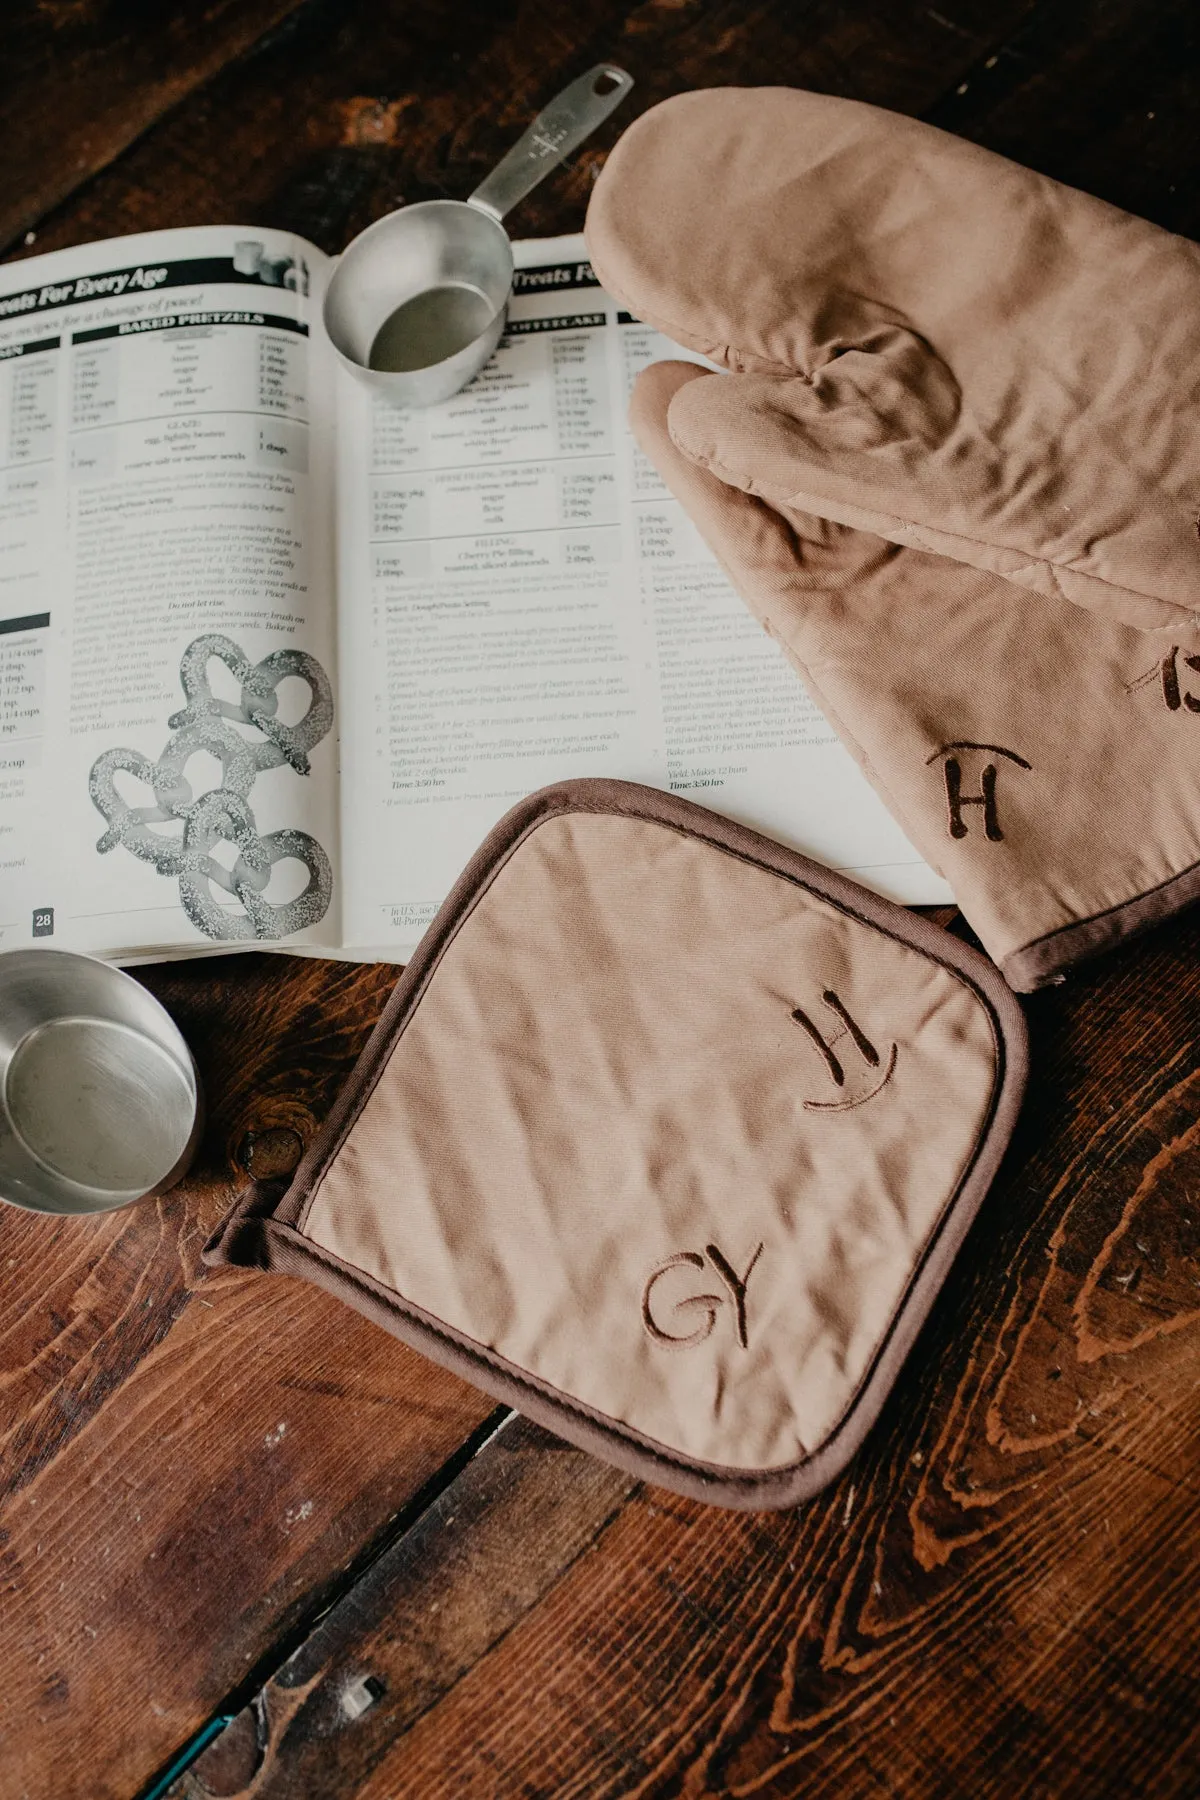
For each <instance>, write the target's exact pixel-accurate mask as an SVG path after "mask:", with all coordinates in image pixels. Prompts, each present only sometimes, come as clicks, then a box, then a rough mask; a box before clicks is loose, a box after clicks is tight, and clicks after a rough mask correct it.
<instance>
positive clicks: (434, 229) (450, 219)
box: [324, 63, 633, 406]
mask: <svg viewBox="0 0 1200 1800" xmlns="http://www.w3.org/2000/svg"><path fill="white" fill-rule="evenodd" d="M632 86H633V79H632V77H631V76H629V75H627V74H626V73H625V71H624V69H618V68H616V67H615V66H614V65H613V64H612V63H599V64H598V65H597V66H596V67H595V68H594V69H591V70H589V72H588V73H587V74H586V75H581V76H580V77H579V79H578V81H573V82H572V83H571V84H570V86H569V87H565V88H564V89H563V91H562V93H561V94H559V95H558V97H557V98H556V99H554V100H552V101H551V102H550V104H549V106H548V107H547V108H546V109H545V111H544V112H541V113H539V114H538V116H537V118H536V119H535V120H534V121H533V124H532V125H531V126H530V127H529V130H528V131H527V132H526V133H525V135H524V136H523V137H522V138H520V139H519V140H518V141H517V143H515V144H514V145H513V147H512V149H511V150H510V151H509V152H508V155H507V156H506V157H504V159H503V160H502V161H501V162H500V163H499V164H498V165H497V166H496V168H494V169H493V170H492V172H491V174H490V175H489V176H488V177H487V180H486V181H484V182H483V183H482V184H481V185H480V186H479V187H477V188H476V190H475V192H474V193H473V194H472V195H471V197H470V199H469V200H426V201H422V202H420V203H418V204H417V205H415V206H404V207H401V208H400V210H399V211H398V212H394V213H389V214H388V215H387V217H386V218H383V219H378V220H376V222H375V224H374V225H370V226H368V227H367V229H366V231H364V232H361V233H360V234H359V236H358V237H356V238H355V239H354V241H353V243H351V244H350V245H349V247H348V248H347V249H346V251H345V252H344V254H343V256H342V258H341V260H340V261H339V263H338V265H337V268H336V269H335V270H334V273H333V277H332V279H331V281H330V283H329V287H328V289H327V290H326V294H325V310H324V317H325V329H326V331H327V332H328V333H329V337H330V341H331V342H332V344H333V347H334V349H335V350H336V351H337V353H338V356H339V357H340V359H341V361H342V362H343V363H345V365H346V367H347V368H348V369H350V370H352V371H353V373H354V374H355V375H357V376H358V377H359V379H360V380H362V381H365V382H367V383H368V384H369V385H370V386H371V387H373V388H375V389H377V390H378V392H380V393H381V394H386V395H387V397H388V398H389V399H391V400H396V401H399V402H400V403H401V404H402V405H404V406H432V405H433V404H434V402H435V401H437V400H448V399H449V397H450V395H451V394H456V393H457V392H458V390H459V388H461V387H465V386H466V384H467V382H468V381H470V379H471V377H472V376H473V375H477V374H478V373H479V370H480V369H482V367H483V365H484V363H485V362H486V361H487V359H488V357H489V356H490V355H491V354H492V351H493V350H494V349H495V348H496V345H497V344H498V343H499V341H500V333H501V332H502V331H503V329H504V321H505V317H506V316H507V311H508V301H509V297H510V295H511V293H512V284H513V253H512V245H511V243H510V242H509V238H508V233H507V232H506V231H505V229H504V227H503V225H502V224H501V223H500V221H501V219H503V217H504V215H505V213H507V212H509V211H510V210H511V209H512V208H513V207H514V206H515V205H516V204H517V201H518V200H523V199H524V198H525V196H526V194H528V193H529V192H530V190H531V189H532V188H535V187H536V186H537V184H538V182H539V181H540V180H541V179H542V177H543V175H546V174H548V172H549V171H550V170H551V169H553V168H555V167H557V165H558V164H559V163H560V162H562V160H563V158H564V157H566V156H569V155H570V153H571V151H572V150H574V149H576V148H577V147H578V146H579V145H580V144H582V142H583V140H584V139H585V138H586V137H589V136H590V135H591V133H592V132H593V131H595V129H596V127H597V126H598V125H600V124H602V123H603V121H604V120H605V119H607V118H608V115H609V114H610V113H611V112H612V111H613V110H614V108H615V107H617V106H619V105H620V103H621V101H622V100H623V99H624V98H625V96H626V94H627V93H628V92H629V90H630V88H631V87H632Z"/></svg>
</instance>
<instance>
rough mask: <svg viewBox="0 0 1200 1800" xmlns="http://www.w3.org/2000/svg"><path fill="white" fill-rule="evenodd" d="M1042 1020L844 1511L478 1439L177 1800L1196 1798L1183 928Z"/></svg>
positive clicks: (1198, 1443)
mask: <svg viewBox="0 0 1200 1800" xmlns="http://www.w3.org/2000/svg"><path fill="white" fill-rule="evenodd" d="M1031 1012H1032V1014H1033V1032H1034V1045H1035V1060H1034V1080H1033V1083H1032V1089H1031V1095H1030V1100H1029V1104H1028V1107H1027V1110H1026V1114H1025V1117H1024V1119H1023V1121H1022V1124H1021V1126H1020V1130H1019V1136H1018V1139H1017V1141H1016V1143H1015V1145H1014V1148H1013V1151H1012V1153H1011V1155H1010V1157H1009V1159H1008V1161H1007V1163H1006V1167H1005V1170H1004V1172H1003V1175H1002V1178H1001V1181H1000V1183H999V1185H998V1186H997V1188H996V1190H995V1191H994V1193H993V1195H992V1196H991V1197H990V1198H989V1200H988V1202H987V1203H986V1205H985V1208H984V1212H983V1214H982V1216H981V1218H980V1221H979V1223H978V1224H977V1226H976V1227H975V1229H974V1231H973V1232H972V1235H971V1238H970V1240H969V1242H968V1246H967V1249H966V1251H965V1253H964V1256H963V1257H962V1259H961V1261H960V1263H959V1265H958V1267H957V1269H956V1270H955V1272H954V1274H953V1275H952V1277H951V1280H950V1282H949V1284H948V1286H947V1288H946V1289H945V1290H944V1292H943V1295H942V1297H941V1299H940V1301H939V1303H938V1306H937V1308H936V1311H935V1314H934V1316H933V1318H932V1320H931V1322H930V1325H929V1327H928V1328H927V1330H926V1332H925V1333H924V1335H923V1337H922V1339H921V1341H920V1343H919V1344H918V1346H917V1349H916V1351H915V1353H914V1356H913V1359H912V1363H911V1365H910V1367H909V1370H908V1372H907V1373H906V1376H905V1378H904V1380H903V1382H902V1383H901V1386H900V1388H899V1390H898V1391H897V1393H896V1394H895V1395H894V1397H893V1399H892V1401H891V1403H890V1404H889V1406H888V1408H887V1410H886V1413H885V1415H884V1418H883V1419H882V1421H881V1423H880V1425H879V1427H878V1428H877V1430H876V1432H875V1433H874V1435H873V1437H872V1438H871V1439H870V1440H869V1442H868V1444H867V1446H866V1448H865V1449H864V1451H863V1452H862V1453H861V1454H860V1456H859V1457H858V1458H857V1459H856V1461H855V1463H854V1465H853V1466H852V1468H851V1469H850V1470H849V1471H848V1473H847V1474H846V1475H845V1476H844V1477H843V1479H842V1480H841V1481H840V1482H839V1483H838V1484H837V1485H836V1486H835V1487H834V1488H833V1489H832V1490H831V1491H830V1492H828V1493H827V1494H826V1495H824V1496H822V1497H820V1498H818V1499H817V1500H815V1501H813V1502H812V1503H810V1504H809V1505H808V1506H806V1507H804V1508H802V1509H800V1510H799V1511H796V1512H791V1513H785V1514H779V1515H767V1516H761V1517H745V1516H739V1515H735V1514H730V1513H723V1512H720V1511H717V1510H716V1509H714V1508H706V1507H702V1506H697V1505H693V1504H691V1503H688V1502H684V1501H681V1500H677V1499H674V1498H671V1497H669V1496H665V1495H663V1494H660V1493H658V1492H655V1491H653V1490H648V1489H641V1490H636V1491H634V1492H633V1493H632V1495H631V1497H629V1498H624V1493H625V1489H626V1488H627V1486H628V1484H626V1483H624V1481H623V1478H622V1477H619V1476H616V1475H613V1474H611V1473H610V1474H609V1475H608V1476H607V1477H605V1476H603V1474H601V1473H599V1472H594V1471H593V1467H592V1466H589V1465H587V1464H586V1463H583V1465H582V1466H581V1459H580V1458H579V1457H578V1456H577V1455H576V1453H574V1452H569V1451H561V1450H560V1451H558V1452H553V1451H551V1450H550V1449H549V1448H547V1449H546V1450H545V1451H544V1452H543V1451H539V1450H538V1449H537V1440H536V1434H533V1433H528V1432H523V1433H522V1435H521V1436H520V1437H519V1438H518V1437H517V1435H516V1434H515V1433H514V1435H513V1437H512V1438H511V1439H510V1440H509V1442H508V1443H505V1440H504V1439H503V1438H501V1439H498V1440H497V1441H496V1442H495V1443H494V1444H493V1445H491V1446H489V1447H488V1449H486V1450H485V1451H484V1452H483V1453H482V1454H481V1456H480V1457H479V1458H478V1459H477V1461H476V1463H475V1464H473V1465H472V1467H471V1469H470V1470H469V1471H468V1472H467V1473H466V1474H465V1475H464V1476H463V1477H461V1478H460V1480H459V1481H458V1482H457V1483H456V1484H455V1485H454V1486H452V1487H450V1488H449V1489H448V1490H447V1491H446V1493H445V1494H444V1495H443V1496H442V1498H441V1500H440V1501H439V1503H438V1507H437V1508H436V1509H435V1511H434V1512H432V1513H430V1514H429V1515H428V1516H427V1517H426V1518H425V1520H423V1522H422V1525H421V1527H420V1529H419V1531H418V1532H417V1533H415V1534H414V1536H413V1539H412V1541H411V1543H408V1544H403V1545H401V1546H400V1547H399V1548H398V1549H397V1551H396V1552H395V1554H394V1555H393V1556H392V1557H391V1558H390V1559H385V1560H384V1561H382V1562H381V1563H380V1564H378V1565H377V1566H376V1568H375V1569H373V1570H372V1571H371V1572H370V1573H369V1574H368V1576H367V1577H366V1578H365V1580H364V1581H363V1583H362V1584H360V1587H359V1588H358V1589H357V1590H356V1591H355V1593H354V1595H353V1596H352V1597H351V1598H350V1599H348V1600H347V1601H346V1602H344V1603H343V1604H342V1606H341V1607H339V1608H338V1609H336V1610H335V1612H334V1613H333V1614H332V1615H331V1616H330V1618H329V1620H328V1621H327V1622H326V1624H325V1625H324V1626H323V1627H322V1628H321V1630H320V1631H319V1632H318V1633H317V1634H316V1635H315V1636H314V1637H313V1638H312V1639H311V1640H310V1641H309V1643H308V1644H307V1645H305V1646H304V1648H303V1649H302V1650H301V1651H300V1652H298V1653H297V1655H296V1656H295V1658H294V1659H293V1660H292V1662H291V1663H290V1664H289V1665H288V1666H287V1667H286V1668H285V1669H284V1670H283V1671H282V1672H281V1673H280V1675H279V1677H278V1678H277V1679H276V1680H275V1681H273V1682H271V1683H269V1684H268V1685H267V1687H266V1688H265V1690H264V1691H263V1692H262V1693H261V1694H260V1695H259V1696H258V1697H257V1699H256V1700H255V1701H254V1702H253V1704H252V1705H251V1707H250V1709H249V1711H248V1713H247V1716H246V1717H245V1718H243V1719H242V1720H241V1721H239V1723H238V1725H237V1726H236V1727H235V1728H234V1730H233V1733H232V1735H231V1739H230V1742H229V1744H228V1745H227V1746H225V1747H222V1746H221V1744H220V1742H218V1744H217V1745H216V1746H214V1748H213V1750H211V1751H210V1752H209V1753H208V1756H207V1757H205V1758H204V1759H202V1760H201V1761H200V1762H199V1763H198V1764H197V1765H196V1766H195V1767H194V1769H193V1770H192V1772H191V1773H190V1775H189V1776H188V1777H186V1778H185V1779H183V1780H181V1781H179V1782H178V1783H177V1784H176V1786H175V1788H174V1790H173V1793H174V1794H175V1795H176V1796H177V1797H178V1800H209V1797H210V1796H214V1795H217V1794H220V1795H234V1794H236V1795H239V1796H244V1800H250V1796H251V1795H253V1796H254V1800H285V1797H289V1796H292V1795H296V1794H301V1793H302V1794H304V1795H305V1797H306V1800H327V1797H328V1800H333V1796H339V1797H341V1796H347V1795H350V1794H353V1795H355V1796H356V1797H357V1800H395V1796H397V1795H401V1794H403V1795H409V1794H412V1795H420V1796H421V1800H441V1797H449V1796H458V1795H464V1794H469V1795H471V1796H472V1800H510V1797H511V1796H514V1795H520V1796H523V1797H524V1800H601V1796H613V1797H615V1796H618V1795H620V1796H625V1795H630V1794H635V1793H636V1794H638V1795H641V1796H646V1797H649V1796H667V1795H676V1794H681V1793H686V1794H692V1795H701V1794H706V1795H707V1794H711V1795H718V1794H754V1795H760V1796H764V1797H776V1796H777V1797H779V1800H783V1797H784V1796H789V1795H795V1794H804V1795H814V1796H815V1795H825V1794H830V1795H832V1794H837V1795H838V1796H840V1797H841V1796H844V1797H847V1800H856V1797H857V1796H863V1797H864V1800H866V1797H867V1796H876V1795H879V1794H883V1793H886V1794H892V1795H903V1796H911V1797H912V1800H940V1797H942V1796H945V1800H957V1797H959V1796H962V1795H966V1794H969V1795H971V1796H972V1800H990V1797H1005V1796H1013V1795H1018V1794H1019V1795H1022V1796H1024V1795H1046V1796H1053V1797H1054V1800H1074V1797H1076V1796H1080V1797H1082V1796H1087V1797H1089V1800H1090V1797H1093V1796H1094V1797H1096V1800H1100V1797H1107V1796H1111V1795H1113V1794H1134V1793H1153V1794H1155V1795H1156V1796H1157V1795H1175V1794H1177V1795H1181V1796H1183V1795H1192V1794H1194V1793H1196V1792H1197V1790H1198V1788H1200V1727H1198V1726H1197V1723H1196V1721H1197V1718H1198V1717H1200V1671H1198V1670H1197V1668H1196V1664H1195V1658H1194V1655H1193V1638H1194V1629H1193V1619H1192V1609H1191V1605H1190V1597H1191V1596H1192V1595H1193V1594H1194V1592H1195V1588H1196V1582H1197V1578H1198V1575H1200V1541H1198V1538H1197V1532H1196V1527H1195V1513H1196V1498H1197V1494H1198V1492H1200V1379H1198V1377H1200V1125H1198V1123H1197V1119H1198V1117H1200V920H1195V919H1193V920H1191V921H1190V922H1188V923H1186V924H1183V923H1181V924H1179V925H1177V926H1175V927H1174V928H1172V929H1170V930H1168V931H1165V932H1163V933H1160V934H1159V936H1158V938H1157V939H1156V940H1155V941H1154V942H1153V944H1152V945H1151V946H1149V947H1145V948H1141V949H1137V948H1135V949H1133V950H1131V951H1129V952H1128V953H1126V954H1124V955H1123V956H1121V957H1118V958H1115V959H1112V960H1110V961H1109V963H1108V964H1107V965H1105V967H1104V969H1103V972H1102V973H1098V974H1096V975H1095V976H1092V977H1090V978H1088V979H1086V980H1085V979H1083V978H1080V979H1079V980H1078V981H1077V982H1075V983H1073V984H1071V985H1070V986H1069V987H1068V988H1064V989H1060V990H1057V991H1054V992H1051V993H1048V994H1045V995H1042V996H1039V997H1038V998H1037V999H1036V1001H1035V1002H1034V1003H1033V1005H1032V1007H1031ZM514 1452H515V1454H514ZM589 1538H590V1548H588V1550H587V1553H586V1554H581V1553H580V1552H581V1550H582V1548H583V1545H584V1543H585V1542H587V1541H588V1540H589ZM366 1678H370V1681H371V1683H372V1684H373V1685H372V1686H371V1687H370V1688H369V1689H368V1690H367V1698H368V1699H371V1698H372V1697H374V1698H373V1704H370V1705H369V1706H368V1707H367V1709H366V1710H365V1711H364V1712H362V1713H361V1714H359V1715H357V1716H352V1713H353V1708H354V1705H355V1696H356V1695H361V1694H362V1691H363V1690H362V1689H361V1686H360V1684H361V1683H362V1682H363V1681H364V1679H366ZM239 1746H240V1750H239V1748H238V1747H239ZM235 1751H236V1752H238V1753H237V1754H235ZM210 1776H211V1781H210V1779H209V1777H210Z"/></svg>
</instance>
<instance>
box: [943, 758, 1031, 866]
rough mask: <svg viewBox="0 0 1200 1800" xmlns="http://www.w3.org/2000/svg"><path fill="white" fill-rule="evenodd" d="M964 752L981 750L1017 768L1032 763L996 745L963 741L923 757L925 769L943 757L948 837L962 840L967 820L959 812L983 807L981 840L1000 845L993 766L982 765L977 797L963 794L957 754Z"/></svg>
mask: <svg viewBox="0 0 1200 1800" xmlns="http://www.w3.org/2000/svg"><path fill="white" fill-rule="evenodd" d="M965 750H981V751H983V752H984V753H985V754H986V755H987V756H989V757H990V756H1003V757H1006V758H1007V760H1008V761H1009V762H1010V763H1015V764H1016V765H1017V767H1018V768H1019V769H1028V768H1031V767H1032V764H1030V763H1027V762H1026V761H1025V758H1024V757H1023V756H1018V755H1017V753H1016V751H1015V750H1005V749H1004V748H1003V746H1002V745H1000V744H974V743H971V742H969V741H965V740H964V741H963V742H962V743H958V744H943V745H942V747H941V749H940V750H935V751H934V753H933V755H932V756H927V757H926V758H925V763H926V766H927V767H928V765H929V764H930V763H932V762H936V761H937V759H938V757H939V756H944V757H945V759H946V760H945V762H944V763H943V765H942V774H943V776H944V778H945V782H946V809H947V812H948V814H949V818H948V821H947V823H948V826H949V830H950V836H951V837H952V838H965V837H966V835H967V821H966V820H965V819H964V818H963V812H964V810H965V809H966V808H967V807H968V806H981V807H982V808H983V835H984V837H985V838H986V839H987V840H988V842H989V843H990V844H1000V843H1003V841H1004V833H1003V832H1002V831H1001V829H1000V815H999V812H998V811H997V809H996V779H997V768H996V764H995V763H994V762H986V763H985V764H984V765H983V768H982V770H981V771H980V775H979V792H978V793H977V794H964V793H963V785H962V784H963V768H962V762H961V760H960V758H959V755H958V752H959V751H965Z"/></svg>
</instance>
